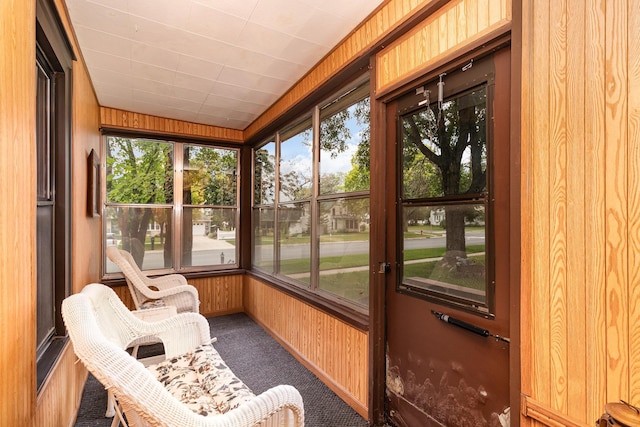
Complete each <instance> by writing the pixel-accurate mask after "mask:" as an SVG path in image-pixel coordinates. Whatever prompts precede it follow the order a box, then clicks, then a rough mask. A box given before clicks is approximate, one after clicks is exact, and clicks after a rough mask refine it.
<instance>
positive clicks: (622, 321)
mask: <svg viewBox="0 0 640 427" xmlns="http://www.w3.org/2000/svg"><path fill="white" fill-rule="evenodd" d="M606 7H607V9H606V17H605V32H606V34H607V38H606V40H605V78H606V81H605V85H606V91H605V93H604V96H605V118H606V146H607V151H606V166H607V167H606V174H605V186H606V187H605V195H606V198H605V204H606V218H605V221H606V222H605V226H606V229H607V236H606V248H605V257H606V283H607V288H606V312H607V342H606V344H607V359H608V360H607V374H608V375H607V399H608V400H610V401H617V400H619V399H621V398H623V399H624V398H625V397H626V396H627V394H628V390H629V377H628V369H629V360H628V355H629V342H628V332H629V316H628V304H629V299H628V292H627V286H628V285H629V283H628V277H629V275H628V264H627V257H628V243H627V237H628V224H627V223H628V212H627V173H628V169H627V162H628V160H627V156H628V154H627V123H626V122H627V100H628V98H627V82H626V75H627V72H626V71H627V55H628V51H627V44H626V36H627V30H628V28H627V17H626V13H627V2H626V0H613V1H607V3H606ZM623 396H624V397H623Z"/></svg>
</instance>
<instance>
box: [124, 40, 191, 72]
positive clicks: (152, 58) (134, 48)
mask: <svg viewBox="0 0 640 427" xmlns="http://www.w3.org/2000/svg"><path fill="white" fill-rule="evenodd" d="M131 60H132V61H133V62H138V63H144V64H148V65H153V66H156V67H160V68H166V69H168V70H171V71H174V70H175V69H176V68H177V67H178V63H179V62H180V54H179V53H176V52H171V51H168V50H166V49H163V48H162V47H158V46H153V45H148V44H143V43H138V42H134V43H133V44H132V45H131Z"/></svg>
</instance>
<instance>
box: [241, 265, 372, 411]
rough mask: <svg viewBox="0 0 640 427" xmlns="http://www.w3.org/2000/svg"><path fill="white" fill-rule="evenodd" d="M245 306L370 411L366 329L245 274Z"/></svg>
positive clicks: (353, 403) (334, 386)
mask: <svg viewBox="0 0 640 427" xmlns="http://www.w3.org/2000/svg"><path fill="white" fill-rule="evenodd" d="M244 306H245V311H246V312H247V314H249V315H250V316H251V317H252V318H253V319H255V320H256V321H257V322H258V323H260V324H261V325H262V326H263V327H264V328H265V329H266V330H267V331H268V332H269V333H271V334H272V335H273V336H275V337H276V338H277V339H278V340H279V341H280V342H281V343H282V344H283V345H284V346H285V347H288V349H289V350H290V351H292V353H293V354H294V356H296V358H298V359H299V360H301V362H302V363H303V364H305V365H306V366H307V367H308V368H309V369H311V370H312V371H313V372H314V373H315V374H316V375H317V376H318V377H319V378H320V379H321V380H322V381H323V382H325V384H327V385H328V386H329V387H330V388H331V389H332V390H333V391H334V392H335V393H336V394H338V395H339V396H340V397H342V398H343V399H344V400H345V401H346V402H347V403H348V404H349V405H351V406H352V407H353V408H354V409H355V410H356V411H357V412H358V413H360V414H361V415H362V416H363V417H365V418H366V417H367V416H368V415H367V399H368V395H367V393H368V343H369V340H368V336H367V334H366V333H365V332H362V331H360V330H358V329H356V328H354V327H352V326H350V325H348V324H346V323H344V322H342V321H341V320H338V319H336V318H335V317H333V316H330V315H328V314H326V313H323V312H321V311H320V310H318V309H316V308H314V307H311V306H310V305H308V304H306V303H304V302H302V301H300V300H298V299H296V298H293V297H291V296H289V295H287V294H285V293H283V292H280V291H278V290H276V289H274V288H272V287H270V286H268V285H265V284H263V283H262V282H260V281H259V280H257V279H255V278H252V277H249V276H245V281H244ZM291 319H296V321H291Z"/></svg>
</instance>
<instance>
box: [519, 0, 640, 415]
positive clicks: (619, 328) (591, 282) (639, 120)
mask: <svg viewBox="0 0 640 427" xmlns="http://www.w3.org/2000/svg"><path fill="white" fill-rule="evenodd" d="M638 28H640V8H638V5H637V3H636V2H635V1H631V0H610V1H604V0H586V1H585V0H546V1H538V0H536V1H534V0H523V1H522V45H523V46H522V48H523V52H522V72H521V77H522V105H521V108H522V110H521V125H522V128H521V135H520V138H521V144H522V146H521V148H522V188H521V191H522V198H521V202H522V293H521V295H522V300H521V305H522V320H521V324H522V328H521V329H522V356H521V357H522V369H521V373H522V375H521V376H522V393H523V394H524V395H525V403H526V402H529V401H531V402H535V405H537V406H538V407H539V408H543V409H544V410H545V411H547V412H548V413H549V414H551V417H552V418H553V417H554V415H553V414H556V415H557V416H558V417H567V418H568V419H571V420H575V422H576V423H577V424H583V425H593V423H594V421H595V420H596V419H597V418H598V417H599V416H600V414H601V413H602V412H603V410H604V405H605V404H606V403H607V402H610V401H618V400H620V399H623V400H625V401H627V402H630V403H632V404H635V405H640V304H639V302H640V273H639V272H640V270H639V269H638V265H639V261H640V191H639V189H640V162H639V161H638V160H639V159H640V32H639V31H638ZM525 412H526V411H525ZM540 422H541V420H538V421H535V422H533V421H532V420H531V418H529V417H527V416H523V418H522V425H524V426H534V425H540V424H539V423H540ZM542 425H556V424H546V423H544V422H543V423H542Z"/></svg>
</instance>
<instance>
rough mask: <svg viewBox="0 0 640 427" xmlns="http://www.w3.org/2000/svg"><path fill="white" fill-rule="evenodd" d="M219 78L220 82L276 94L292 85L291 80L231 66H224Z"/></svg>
mask: <svg viewBox="0 0 640 427" xmlns="http://www.w3.org/2000/svg"><path fill="white" fill-rule="evenodd" d="M217 80H218V81H219V82H220V83H224V84H228V85H232V86H235V87H238V88H242V87H245V88H247V89H250V90H258V91H261V92H265V93H269V94H275V95H279V94H281V93H282V92H284V91H285V90H287V89H288V88H289V87H290V86H291V82H289V81H287V80H282V79H278V78H275V77H269V76H264V75H262V74H258V73H255V72H253V71H247V70H239V69H237V68H231V67H224V68H223V69H222V70H221V72H220V74H219V75H218V79H217ZM216 89H218V88H216ZM238 90H240V89H238Z"/></svg>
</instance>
